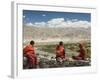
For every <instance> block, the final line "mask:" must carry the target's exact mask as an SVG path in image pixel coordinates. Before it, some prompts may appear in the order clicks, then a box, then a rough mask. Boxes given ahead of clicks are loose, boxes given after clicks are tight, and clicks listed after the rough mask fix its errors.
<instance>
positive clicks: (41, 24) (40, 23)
mask: <svg viewBox="0 0 100 80" xmlns="http://www.w3.org/2000/svg"><path fill="white" fill-rule="evenodd" d="M34 26H36V27H45V26H46V23H45V22H35V23H34Z"/></svg>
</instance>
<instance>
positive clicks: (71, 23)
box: [27, 18, 91, 28]
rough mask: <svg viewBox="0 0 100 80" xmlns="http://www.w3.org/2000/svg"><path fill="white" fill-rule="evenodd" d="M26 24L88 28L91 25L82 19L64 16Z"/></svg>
mask: <svg viewBox="0 0 100 80" xmlns="http://www.w3.org/2000/svg"><path fill="white" fill-rule="evenodd" d="M27 25H31V26H32V25H33V26H36V27H51V28H52V27H84V28H88V27H90V26H91V24H90V22H88V21H82V20H77V19H72V20H69V19H68V20H66V21H65V19H64V18H54V19H51V20H49V21H48V22H35V23H34V24H32V23H28V24H27Z"/></svg>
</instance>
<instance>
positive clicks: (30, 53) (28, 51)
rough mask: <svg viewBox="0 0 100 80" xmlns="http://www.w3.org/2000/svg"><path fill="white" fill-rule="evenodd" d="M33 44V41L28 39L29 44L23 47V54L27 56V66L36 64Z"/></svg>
mask: <svg viewBox="0 0 100 80" xmlns="http://www.w3.org/2000/svg"><path fill="white" fill-rule="evenodd" d="M34 44H35V42H34V41H30V44H29V45H27V46H26V47H25V48H24V49H23V53H24V55H25V56H26V57H27V58H28V65H27V66H28V67H29V68H36V66H37V57H36V53H35V49H34Z"/></svg>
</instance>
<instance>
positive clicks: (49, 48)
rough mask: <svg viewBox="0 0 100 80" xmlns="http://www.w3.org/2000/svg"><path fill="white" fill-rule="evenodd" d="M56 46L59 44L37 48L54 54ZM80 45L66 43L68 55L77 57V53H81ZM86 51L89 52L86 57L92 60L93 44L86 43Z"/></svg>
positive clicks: (38, 46)
mask: <svg viewBox="0 0 100 80" xmlns="http://www.w3.org/2000/svg"><path fill="white" fill-rule="evenodd" d="M56 45H57V44H45V45H37V46H36V47H37V49H38V50H41V51H44V52H48V53H52V54H54V53H55V48H56ZM78 45H79V44H78V43H64V46H65V51H66V53H67V54H69V56H70V57H71V56H73V55H75V53H78V51H79V46H78ZM85 49H86V52H87V53H86V57H87V58H91V43H90V42H86V43H85ZM72 52H73V53H72ZM74 52H75V53H74Z"/></svg>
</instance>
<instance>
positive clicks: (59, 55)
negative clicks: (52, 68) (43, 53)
mask: <svg viewBox="0 0 100 80" xmlns="http://www.w3.org/2000/svg"><path fill="white" fill-rule="evenodd" d="M58 58H61V59H64V58H65V49H64V45H63V42H62V41H61V42H59V45H57V47H56V60H58Z"/></svg>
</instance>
